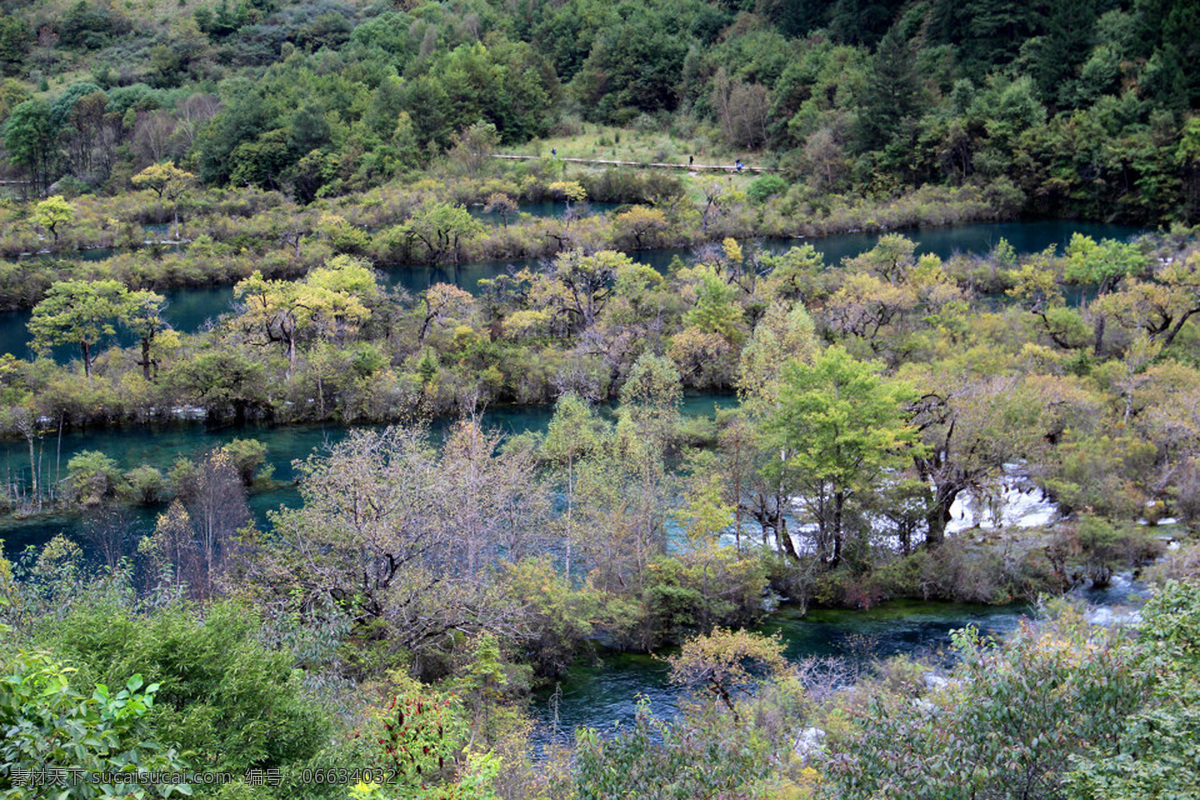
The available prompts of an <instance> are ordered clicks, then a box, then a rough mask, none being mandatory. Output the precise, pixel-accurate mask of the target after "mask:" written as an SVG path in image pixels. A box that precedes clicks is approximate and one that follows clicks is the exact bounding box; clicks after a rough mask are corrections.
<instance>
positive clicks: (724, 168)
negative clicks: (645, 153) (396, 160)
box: [492, 153, 775, 172]
mask: <svg viewBox="0 0 1200 800" xmlns="http://www.w3.org/2000/svg"><path fill="white" fill-rule="evenodd" d="M492 158H504V159H508V160H510V161H542V160H544V159H546V158H550V159H552V160H554V161H565V162H567V163H568V164H599V165H602V166H609V167H652V168H654V169H681V170H683V171H685V172H737V171H738V169H737V167H736V166H734V165H733V164H673V163H669V162H665V161H617V160H615V159H611V158H570V157H568V156H511V155H503V154H500V153H493V154H492ZM774 171H775V170H774V169H773V168H771V167H751V166H747V165H745V164H743V165H742V172H774Z"/></svg>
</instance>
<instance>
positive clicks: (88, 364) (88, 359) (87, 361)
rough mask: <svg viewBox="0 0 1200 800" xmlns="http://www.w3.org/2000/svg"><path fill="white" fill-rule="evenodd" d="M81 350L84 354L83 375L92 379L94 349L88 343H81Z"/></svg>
mask: <svg viewBox="0 0 1200 800" xmlns="http://www.w3.org/2000/svg"><path fill="white" fill-rule="evenodd" d="M79 349H80V350H81V351H82V352H83V374H84V375H86V376H87V379H88V380H89V381H90V380H91V379H92V347H91V345H89V344H88V343H87V342H80V343H79Z"/></svg>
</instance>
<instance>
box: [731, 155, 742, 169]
mask: <svg viewBox="0 0 1200 800" xmlns="http://www.w3.org/2000/svg"><path fill="white" fill-rule="evenodd" d="M733 167H734V169H736V170H737V171H738V172H741V171H742V160H741V159H740V158H739V159H738V160H737V161H735V162H734V164H733Z"/></svg>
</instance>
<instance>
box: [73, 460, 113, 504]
mask: <svg viewBox="0 0 1200 800" xmlns="http://www.w3.org/2000/svg"><path fill="white" fill-rule="evenodd" d="M120 476H121V473H120V470H118V469H117V462H116V461H114V460H113V459H111V458H109V457H108V456H106V455H104V453H101V452H99V451H97V450H84V451H82V452H81V453H79V454H78V455H76V456H74V457H72V458H71V460H70V461H68V462H67V485H68V486H69V489H70V496H71V497H72V499H73V500H74V501H75V502H76V503H78V504H79V505H82V506H94V505H99V504H100V503H102V502H104V501H105V500H107V499H109V498H110V497H112V496H113V494H114V493H115V491H116V489H117V482H118V481H119V480H120Z"/></svg>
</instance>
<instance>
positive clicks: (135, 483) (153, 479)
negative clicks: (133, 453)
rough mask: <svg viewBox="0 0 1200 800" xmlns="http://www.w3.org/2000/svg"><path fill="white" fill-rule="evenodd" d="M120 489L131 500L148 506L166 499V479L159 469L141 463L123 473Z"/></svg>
mask: <svg viewBox="0 0 1200 800" xmlns="http://www.w3.org/2000/svg"><path fill="white" fill-rule="evenodd" d="M121 489H122V494H124V495H126V496H127V497H129V499H130V500H131V501H133V502H135V503H141V504H142V505H147V506H148V505H153V504H155V503H161V502H162V501H163V500H165V499H166V496H167V481H166V479H165V478H164V477H163V474H162V471H161V470H159V469H156V468H154V467H151V466H147V465H146V464H143V465H142V466H140V467H134V468H133V469H131V470H129V471H128V472H126V473H125V485H124V486H122V487H121Z"/></svg>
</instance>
